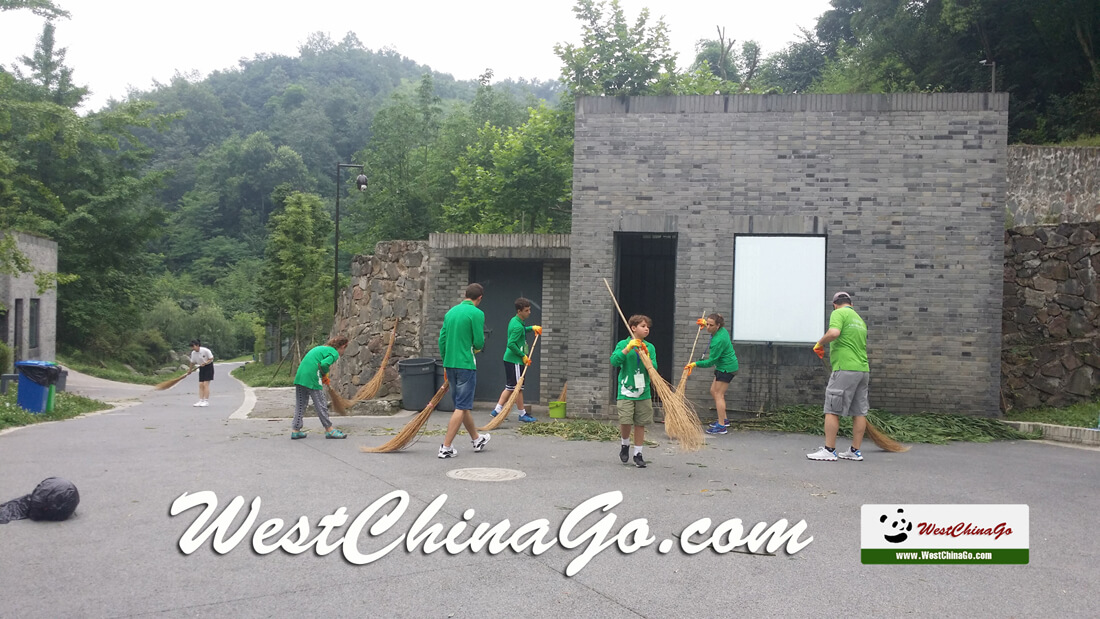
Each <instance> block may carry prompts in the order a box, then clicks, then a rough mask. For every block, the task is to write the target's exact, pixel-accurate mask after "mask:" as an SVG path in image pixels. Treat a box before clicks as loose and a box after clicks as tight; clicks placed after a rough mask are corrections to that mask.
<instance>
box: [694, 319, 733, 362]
mask: <svg viewBox="0 0 1100 619" xmlns="http://www.w3.org/2000/svg"><path fill="white" fill-rule="evenodd" d="M711 366H714V369H716V370H718V371H719V372H736V371H737V368H738V365H737V353H735V352H733V342H732V341H730V332H729V331H726V328H725V327H719V328H718V330H717V331H715V332H714V335H712V336H710V352H708V353H707V358H706V359H700V360H698V361H696V362H695V367H697V368H709V367H711Z"/></svg>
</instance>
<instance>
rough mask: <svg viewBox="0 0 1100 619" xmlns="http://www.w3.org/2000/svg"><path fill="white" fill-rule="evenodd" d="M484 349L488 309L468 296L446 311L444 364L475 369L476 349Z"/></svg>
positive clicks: (441, 346)
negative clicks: (485, 310) (485, 309)
mask: <svg viewBox="0 0 1100 619" xmlns="http://www.w3.org/2000/svg"><path fill="white" fill-rule="evenodd" d="M482 348H485V312H482V311H481V310H480V309H478V307H477V306H476V305H474V302H473V301H471V300H469V299H466V300H465V301H463V302H462V303H459V304H458V305H456V306H454V307H452V308H451V309H449V310H447V314H446V315H445V316H443V328H441V329H440V330H439V356H440V357H443V367H445V368H459V369H464V370H476V369H477V362H476V361H474V351H475V350H481V349H482Z"/></svg>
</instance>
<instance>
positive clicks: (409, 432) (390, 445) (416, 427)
mask: <svg viewBox="0 0 1100 619" xmlns="http://www.w3.org/2000/svg"><path fill="white" fill-rule="evenodd" d="M450 386H451V385H450V383H448V382H447V380H446V378H444V380H443V385H442V386H441V387H440V388H439V391H436V392H435V396H433V397H432V400H431V401H430V402H428V405H427V406H425V407H424V410H422V411H420V412H419V413H417V415H416V417H413V418H412V420H410V421H409V423H407V424H405V427H404V428H401V431H400V432H398V433H397V436H395V437H393V438H391V439H390V440H389V441H387V442H386V443H385V444H384V445H380V446H378V447H363V446H360V447H359V451H362V452H364V453H372V454H377V453H390V452H394V451H401V450H402V449H404V448H406V447H408V446H409V444H410V443H412V441H413V439H415V438H416V435H417V434H419V433H420V429H421V428H423V427H424V424H425V423H427V421H428V418H429V417H431V416H432V411H434V410H435V407H436V406H437V405H439V402H440V400H442V399H443V395H444V394H446V393H447V389H448V388H449V387H450Z"/></svg>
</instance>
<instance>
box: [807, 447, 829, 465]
mask: <svg viewBox="0 0 1100 619" xmlns="http://www.w3.org/2000/svg"><path fill="white" fill-rule="evenodd" d="M806 457H807V458H809V459H811V460H824V461H827V462H832V461H833V460H836V452H835V451H829V450H828V449H825V447H818V448H817V451H815V452H813V453H812V454H806Z"/></svg>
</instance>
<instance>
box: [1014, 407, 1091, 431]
mask: <svg viewBox="0 0 1100 619" xmlns="http://www.w3.org/2000/svg"><path fill="white" fill-rule="evenodd" d="M1097 417H1100V402H1081V403H1079V404H1074V405H1072V406H1066V407H1063V408H1032V409H1028V410H1022V411H1008V412H1007V413H1005V419H1008V420H1010V421H1032V422H1035V423H1053V424H1055V425H1059V426H1074V427H1077V428H1095V427H1096V425H1097V422H1098V421H1100V420H1098V419H1097Z"/></svg>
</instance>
